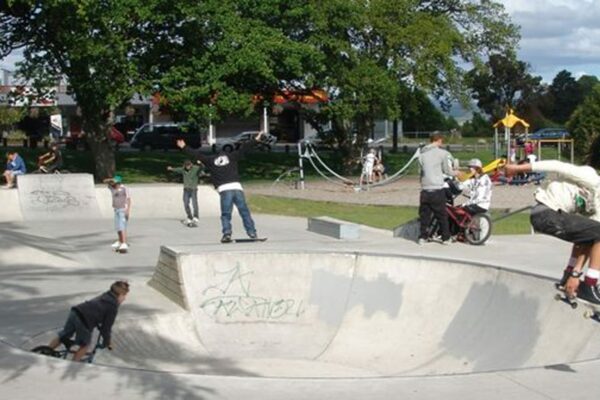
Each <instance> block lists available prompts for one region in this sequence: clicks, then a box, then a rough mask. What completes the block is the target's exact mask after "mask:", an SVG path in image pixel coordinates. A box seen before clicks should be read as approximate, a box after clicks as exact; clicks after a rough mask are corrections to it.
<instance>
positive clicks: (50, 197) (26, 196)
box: [0, 174, 237, 222]
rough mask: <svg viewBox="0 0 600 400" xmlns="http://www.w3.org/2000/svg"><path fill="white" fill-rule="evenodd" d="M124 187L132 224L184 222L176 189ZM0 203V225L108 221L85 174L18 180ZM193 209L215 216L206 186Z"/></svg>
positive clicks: (105, 204) (107, 198) (102, 191)
mask: <svg viewBox="0 0 600 400" xmlns="http://www.w3.org/2000/svg"><path fill="white" fill-rule="evenodd" d="M126 185H127V187H128V188H129V190H130V193H131V203H132V213H131V217H132V219H136V218H178V219H183V218H184V217H185V211H184V209H183V201H182V197H183V186H182V185H181V184H127V183H126ZM0 204H1V207H0V222H12V221H23V220H65V219H98V218H113V209H112V199H111V195H110V191H109V190H108V189H107V187H106V185H96V186H94V183H93V178H92V176H91V175H89V174H61V175H58V174H57V175H33V174H32V175H24V176H22V177H19V188H18V189H11V190H0ZM198 208H199V210H198V211H199V217H201V218H202V217H218V216H219V215H220V214H221V211H220V199H219V194H218V193H217V191H216V190H214V189H213V188H212V186H208V185H200V186H199V187H198ZM234 213H237V210H235V211H234ZM236 215H237V214H236Z"/></svg>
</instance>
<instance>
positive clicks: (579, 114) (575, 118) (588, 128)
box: [567, 84, 600, 156]
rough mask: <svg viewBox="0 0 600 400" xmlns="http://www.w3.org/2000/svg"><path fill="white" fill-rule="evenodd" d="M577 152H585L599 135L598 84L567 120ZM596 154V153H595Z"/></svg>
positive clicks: (599, 106)
mask: <svg viewBox="0 0 600 400" xmlns="http://www.w3.org/2000/svg"><path fill="white" fill-rule="evenodd" d="M567 128H568V129H569V131H570V132H571V135H572V137H573V139H575V149H576V150H577V153H578V154H587V153H589V151H590V145H591V144H592V143H594V142H595V141H596V140H598V138H599V137H600V84H598V85H596V86H594V88H593V90H592V92H591V93H590V94H589V95H588V96H587V97H586V98H585V100H584V101H583V102H582V103H581V104H580V105H579V106H578V107H577V108H576V109H575V111H574V112H573V114H572V115H571V118H570V119H569V121H568V122H567ZM596 156H598V155H596Z"/></svg>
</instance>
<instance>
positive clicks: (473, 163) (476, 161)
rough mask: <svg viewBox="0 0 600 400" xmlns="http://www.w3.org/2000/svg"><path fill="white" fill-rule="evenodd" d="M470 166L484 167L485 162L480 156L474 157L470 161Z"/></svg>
mask: <svg viewBox="0 0 600 400" xmlns="http://www.w3.org/2000/svg"><path fill="white" fill-rule="evenodd" d="M469 167H472V168H482V167H483V164H482V163H481V160H480V159H479V158H473V159H471V160H470V161H469Z"/></svg>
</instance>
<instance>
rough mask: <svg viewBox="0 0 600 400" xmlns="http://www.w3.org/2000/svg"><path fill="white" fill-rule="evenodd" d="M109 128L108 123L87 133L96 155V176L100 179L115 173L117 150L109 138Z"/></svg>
mask: <svg viewBox="0 0 600 400" xmlns="http://www.w3.org/2000/svg"><path fill="white" fill-rule="evenodd" d="M108 129H109V128H108V126H107V125H102V126H99V127H97V129H95V130H94V131H93V133H92V134H91V135H87V140H88V144H89V145H90V148H91V149H92V155H93V157H94V176H95V177H96V179H97V180H99V181H101V180H103V179H105V178H110V177H112V176H114V174H115V151H114V149H113V147H112V146H111V145H110V141H109V140H108V136H107V132H108Z"/></svg>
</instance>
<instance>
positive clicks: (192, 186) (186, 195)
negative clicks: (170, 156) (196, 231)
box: [167, 160, 202, 225]
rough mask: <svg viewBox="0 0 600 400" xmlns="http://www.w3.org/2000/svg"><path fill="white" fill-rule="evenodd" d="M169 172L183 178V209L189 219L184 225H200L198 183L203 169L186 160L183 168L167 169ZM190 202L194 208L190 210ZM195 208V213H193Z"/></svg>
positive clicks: (169, 167)
mask: <svg viewBox="0 0 600 400" xmlns="http://www.w3.org/2000/svg"><path fill="white" fill-rule="evenodd" d="M167 171H170V172H174V173H176V174H179V175H182V176H183V207H184V208H185V213H186V215H187V219H186V220H184V221H183V223H184V224H186V225H190V224H194V225H195V224H197V223H198V181H199V180H200V177H199V175H200V172H201V171H202V169H201V168H200V166H199V165H195V164H194V163H192V161H190V160H185V161H184V163H183V167H182V168H173V167H171V166H168V167H167ZM190 202H191V203H192V207H191V208H190ZM192 208H193V213H192Z"/></svg>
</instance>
